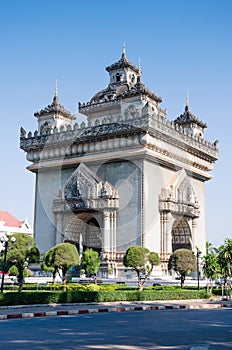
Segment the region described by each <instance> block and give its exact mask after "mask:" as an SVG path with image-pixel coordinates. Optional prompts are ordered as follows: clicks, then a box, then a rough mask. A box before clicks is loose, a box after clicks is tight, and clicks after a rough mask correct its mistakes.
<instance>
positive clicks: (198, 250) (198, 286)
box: [196, 247, 201, 290]
mask: <svg viewBox="0 0 232 350" xmlns="http://www.w3.org/2000/svg"><path fill="white" fill-rule="evenodd" d="M196 250H197V289H198V290H200V269H199V257H200V254H201V251H200V249H199V248H198V247H196Z"/></svg>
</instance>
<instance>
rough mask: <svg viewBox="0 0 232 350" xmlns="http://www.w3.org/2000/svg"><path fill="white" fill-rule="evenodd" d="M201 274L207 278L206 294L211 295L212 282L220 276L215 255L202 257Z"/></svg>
mask: <svg viewBox="0 0 232 350" xmlns="http://www.w3.org/2000/svg"><path fill="white" fill-rule="evenodd" d="M203 261H204V262H203V273H204V275H205V276H206V277H207V278H208V280H209V284H207V293H212V289H213V281H214V280H215V278H217V277H219V276H220V267H219V264H218V260H217V255H216V254H206V255H205V256H204V257H203Z"/></svg>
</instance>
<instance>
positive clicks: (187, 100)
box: [185, 90, 189, 111]
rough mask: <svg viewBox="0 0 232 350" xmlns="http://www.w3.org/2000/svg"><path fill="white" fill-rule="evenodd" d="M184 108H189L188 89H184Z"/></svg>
mask: <svg viewBox="0 0 232 350" xmlns="http://www.w3.org/2000/svg"><path fill="white" fill-rule="evenodd" d="M185 110H186V111H188V110H189V97H188V90H187V91H186V103H185Z"/></svg>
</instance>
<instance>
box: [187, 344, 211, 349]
mask: <svg viewBox="0 0 232 350" xmlns="http://www.w3.org/2000/svg"><path fill="white" fill-rule="evenodd" d="M208 349H209V345H196V346H192V347H191V348H190V350H208Z"/></svg>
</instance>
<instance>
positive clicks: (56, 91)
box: [55, 79, 58, 97]
mask: <svg viewBox="0 0 232 350" xmlns="http://www.w3.org/2000/svg"><path fill="white" fill-rule="evenodd" d="M55 96H56V97H58V80H57V79H56V90H55Z"/></svg>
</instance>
